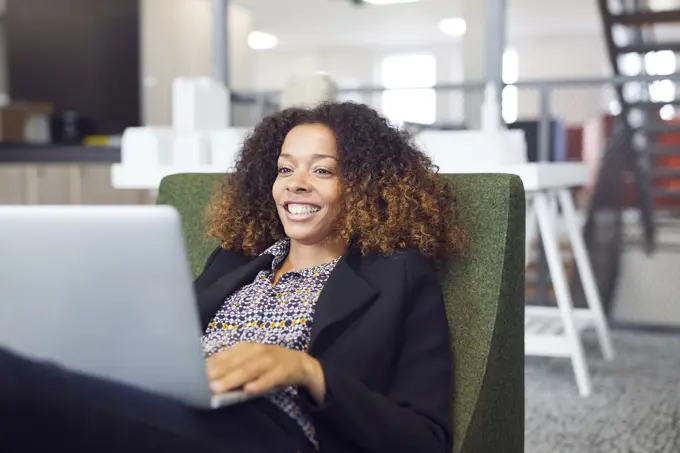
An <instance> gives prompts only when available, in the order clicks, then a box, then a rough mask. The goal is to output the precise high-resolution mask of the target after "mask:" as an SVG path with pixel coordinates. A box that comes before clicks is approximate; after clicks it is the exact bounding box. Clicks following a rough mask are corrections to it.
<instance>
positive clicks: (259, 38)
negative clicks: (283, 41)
mask: <svg viewBox="0 0 680 453" xmlns="http://www.w3.org/2000/svg"><path fill="white" fill-rule="evenodd" d="M278 44H279V40H278V38H277V37H276V36H274V35H272V34H269V33H265V32H263V31H251V32H250V34H249V35H248V45H249V46H250V48H251V49H254V50H264V49H273V48H274V47H276V46H277V45H278Z"/></svg>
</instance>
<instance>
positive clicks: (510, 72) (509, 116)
mask: <svg viewBox="0 0 680 453" xmlns="http://www.w3.org/2000/svg"><path fill="white" fill-rule="evenodd" d="M517 79H519V55H517V51H515V50H506V51H505V53H504V54H503V83H505V84H506V86H505V87H504V88H503V94H502V100H501V102H502V115H503V120H504V121H505V122H506V123H514V122H515V121H517V115H518V112H519V91H518V90H517V86H516V85H514V84H515V83H517Z"/></svg>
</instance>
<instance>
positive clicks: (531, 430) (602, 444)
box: [525, 332, 680, 453]
mask: <svg viewBox="0 0 680 453" xmlns="http://www.w3.org/2000/svg"><path fill="white" fill-rule="evenodd" d="M584 339H585V342H586V349H587V355H588V362H589V366H590V369H591V374H592V380H593V387H594V391H593V394H592V396H590V397H587V398H581V397H579V396H578V393H577V390H576V384H575V381H574V374H573V371H572V368H571V363H570V361H569V360H568V359H553V358H539V357H527V364H526V434H525V436H526V437H525V439H526V447H525V453H680V335H673V334H650V333H639V332H614V334H613V340H614V347H615V348H616V352H617V358H616V359H615V360H614V361H612V362H606V361H604V360H603V359H602V358H601V354H600V353H599V351H598V348H597V343H596V341H595V336H594V334H593V335H591V334H589V333H586V334H585V337H584Z"/></svg>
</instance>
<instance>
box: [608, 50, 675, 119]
mask: <svg viewBox="0 0 680 453" xmlns="http://www.w3.org/2000/svg"><path fill="white" fill-rule="evenodd" d="M676 65H677V59H676V56H675V52H673V51H671V50H662V51H659V52H649V53H646V54H645V55H639V54H635V53H629V54H625V55H622V56H621V57H619V67H620V68H621V72H622V73H623V74H624V75H629V76H636V75H639V74H641V73H642V72H643V70H644V72H646V73H647V74H649V75H661V76H663V75H669V74H673V73H674V72H675V69H676ZM623 93H624V97H625V99H626V100H627V101H629V102H635V101H638V100H640V99H642V98H643V95H644V90H643V85H642V84H640V83H626V84H625V85H624V86H623ZM675 97H676V89H675V83H674V82H673V81H671V80H658V81H656V82H652V83H651V84H649V100H650V101H652V102H659V103H663V102H670V101H672V100H674V99H675ZM619 110H620V109H619ZM659 114H660V116H661V118H662V119H664V120H669V119H672V118H674V117H675V107H673V105H672V104H666V105H664V106H662V107H661V108H660V110H659Z"/></svg>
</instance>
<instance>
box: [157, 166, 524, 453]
mask: <svg viewBox="0 0 680 453" xmlns="http://www.w3.org/2000/svg"><path fill="white" fill-rule="evenodd" d="M443 177H445V178H447V180H448V181H449V182H450V184H451V185H452V187H453V189H454V191H455V193H456V196H457V199H458V205H459V221H460V224H461V226H462V227H463V228H464V229H465V230H466V231H467V232H468V235H469V237H470V245H469V250H468V252H467V254H466V257H465V258H464V259H462V260H459V262H458V263H457V264H455V265H453V266H451V268H449V269H446V270H445V272H443V274H442V286H443V291H444V295H445V299H446V304H447V311H448V319H449V325H450V326H451V332H452V335H453V342H452V348H453V351H454V356H455V370H454V387H455V392H454V401H453V404H454V449H453V450H454V453H522V452H523V451H524V237H525V236H524V222H525V199H524V189H523V186H522V182H521V180H520V179H519V177H517V176H513V175H500V174H493V175H492V174H489V175H445V176H443ZM222 178H223V175H218V174H217V175H216V174H181V175H172V176H168V177H166V178H165V179H163V181H162V182H161V185H160V189H159V194H158V203H159V204H168V205H172V206H174V207H176V208H177V209H178V211H179V212H180V214H181V215H182V218H183V226H184V231H185V235H186V240H187V246H188V249H189V259H190V261H191V268H192V271H193V273H194V275H198V273H200V271H201V269H202V268H203V265H204V262H205V260H206V258H207V256H208V254H209V253H210V252H211V251H212V250H213V249H214V248H215V246H216V245H217V244H216V243H215V242H214V241H211V240H208V239H206V238H205V234H204V231H205V229H204V225H203V223H202V222H203V218H204V210H205V206H206V203H207V202H208V200H209V198H210V195H211V193H212V192H213V191H214V190H215V189H216V188H217V187H219V183H220V181H221V179H222ZM423 385H427V382H423Z"/></svg>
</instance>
